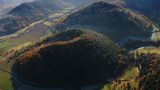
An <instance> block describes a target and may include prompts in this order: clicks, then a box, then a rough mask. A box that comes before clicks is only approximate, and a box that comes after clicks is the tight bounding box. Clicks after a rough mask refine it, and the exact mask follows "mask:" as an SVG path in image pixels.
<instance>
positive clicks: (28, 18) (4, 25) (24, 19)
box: [0, 0, 67, 36]
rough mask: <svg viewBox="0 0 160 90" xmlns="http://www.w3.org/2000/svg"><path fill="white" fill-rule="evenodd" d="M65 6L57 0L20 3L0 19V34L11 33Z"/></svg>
mask: <svg viewBox="0 0 160 90" xmlns="http://www.w3.org/2000/svg"><path fill="white" fill-rule="evenodd" d="M66 6H67V5H66V4H64V3H62V2H61V1H59V0H37V1H34V2H27V3H22V4H20V5H19V6H17V7H15V8H13V9H12V10H11V11H10V12H9V13H8V14H7V16H5V17H4V18H2V19H1V20H0V36H3V35H8V34H12V33H14V32H16V31H18V30H20V29H22V28H24V27H25V26H26V25H27V24H29V23H31V22H33V21H37V20H39V19H42V18H44V17H45V16H46V15H48V14H51V13H53V12H56V11H58V10H61V9H63V8H65V7H66Z"/></svg>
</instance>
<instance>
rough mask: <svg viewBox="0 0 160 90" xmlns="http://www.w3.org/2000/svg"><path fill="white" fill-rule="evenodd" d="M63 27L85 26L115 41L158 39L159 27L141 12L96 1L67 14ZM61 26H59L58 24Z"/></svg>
mask: <svg viewBox="0 0 160 90" xmlns="http://www.w3.org/2000/svg"><path fill="white" fill-rule="evenodd" d="M63 25H64V27H65V28H87V29H92V30H94V31H97V32H100V33H103V34H105V35H107V36H109V37H110V38H112V39H113V40H116V41H117V42H119V41H120V42H121V43H122V42H123V43H125V42H127V41H132V40H133V41H159V40H160V38H158V37H156V36H157V35H159V34H160V30H159V29H160V28H159V26H158V25H156V24H155V23H153V22H152V21H151V20H150V19H148V18H147V17H145V16H143V15H142V14H139V13H136V12H133V11H130V10H128V9H125V8H121V7H119V6H116V5H112V4H109V3H105V2H96V3H94V4H92V5H90V6H88V7H86V8H84V9H82V10H79V11H77V12H75V13H73V14H71V15H69V16H68V17H67V18H66V20H65V21H64V23H63ZM60 27H61V26H60Z"/></svg>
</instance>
